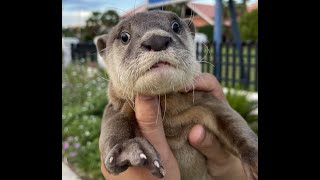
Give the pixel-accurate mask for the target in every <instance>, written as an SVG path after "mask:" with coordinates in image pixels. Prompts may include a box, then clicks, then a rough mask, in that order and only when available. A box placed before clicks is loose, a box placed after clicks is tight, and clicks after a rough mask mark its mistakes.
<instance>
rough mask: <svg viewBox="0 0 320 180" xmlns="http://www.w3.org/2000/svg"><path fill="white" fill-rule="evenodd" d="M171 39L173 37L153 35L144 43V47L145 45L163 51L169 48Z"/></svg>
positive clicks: (147, 47)
mask: <svg viewBox="0 0 320 180" xmlns="http://www.w3.org/2000/svg"><path fill="white" fill-rule="evenodd" d="M170 41H171V37H167V36H159V35H153V36H151V37H150V38H149V39H148V40H146V41H144V42H143V43H142V47H145V48H146V49H148V50H149V51H151V50H153V51H162V50H166V49H167V48H168V45H169V43H170Z"/></svg>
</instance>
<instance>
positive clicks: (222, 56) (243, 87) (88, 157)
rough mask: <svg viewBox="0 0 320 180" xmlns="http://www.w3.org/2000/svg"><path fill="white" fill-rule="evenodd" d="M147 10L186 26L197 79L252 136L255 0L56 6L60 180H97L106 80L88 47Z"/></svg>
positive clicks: (95, 0)
mask: <svg viewBox="0 0 320 180" xmlns="http://www.w3.org/2000/svg"><path fill="white" fill-rule="evenodd" d="M153 9H160V10H167V11H173V12H175V13H177V14H178V15H179V16H180V17H183V18H191V19H192V21H193V23H194V24H195V26H196V36H195V43H196V47H197V48H196V52H195V53H196V54H197V60H198V61H199V62H200V63H201V67H202V71H203V72H209V73H212V74H214V75H215V76H216V77H217V79H218V80H219V81H220V83H221V84H222V85H223V86H224V91H225V93H226V95H227V98H228V101H229V103H230V104H231V106H232V107H233V108H234V109H236V110H237V111H238V112H239V113H240V114H241V115H242V116H243V117H244V118H245V119H246V120H247V122H248V123H249V125H250V126H251V128H252V129H253V130H254V131H255V132H256V133H257V134H258V1H257V0H234V1H231V0H121V1H119V0H62V106H63V108H62V109H63V110H62V112H63V114H62V125H63V127H62V128H63V129H62V132H63V134H62V156H63V159H62V163H63V179H64V180H71V179H88V180H93V179H94V180H100V179H103V177H102V176H101V173H100V157H99V149H98V138H99V134H100V122H101V117H102V112H103V110H104V107H105V105H106V104H107V103H108V99H107V94H106V89H107V86H108V75H107V73H106V72H105V71H104V68H105V64H104V63H103V61H102V59H101V57H100V56H99V55H97V52H96V48H95V45H94V42H95V40H96V39H95V38H96V37H97V36H98V35H101V34H104V33H108V32H109V31H110V29H111V28H112V27H113V26H115V25H116V24H117V23H118V22H119V21H120V20H121V19H123V18H126V17H128V16H132V15H134V13H137V12H143V11H149V10H153Z"/></svg>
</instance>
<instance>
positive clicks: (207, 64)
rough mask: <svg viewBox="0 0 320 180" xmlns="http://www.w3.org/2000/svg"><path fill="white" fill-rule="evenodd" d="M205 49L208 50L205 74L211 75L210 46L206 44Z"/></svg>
mask: <svg viewBox="0 0 320 180" xmlns="http://www.w3.org/2000/svg"><path fill="white" fill-rule="evenodd" d="M207 46H208V47H207V48H208V52H207V63H206V66H207V72H208V73H213V72H212V71H211V56H210V55H211V52H210V51H211V46H210V43H208V44H207Z"/></svg>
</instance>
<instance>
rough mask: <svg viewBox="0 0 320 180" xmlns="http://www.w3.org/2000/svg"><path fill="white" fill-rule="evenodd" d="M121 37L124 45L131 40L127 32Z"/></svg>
mask: <svg viewBox="0 0 320 180" xmlns="http://www.w3.org/2000/svg"><path fill="white" fill-rule="evenodd" d="M120 37H121V41H122V43H127V42H129V40H130V34H129V33H127V32H122V33H121V35H120Z"/></svg>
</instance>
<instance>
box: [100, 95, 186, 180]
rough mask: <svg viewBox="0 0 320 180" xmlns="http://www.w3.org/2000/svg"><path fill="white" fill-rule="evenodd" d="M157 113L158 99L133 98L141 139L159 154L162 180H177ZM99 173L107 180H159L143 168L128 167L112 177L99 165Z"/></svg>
mask: <svg viewBox="0 0 320 180" xmlns="http://www.w3.org/2000/svg"><path fill="white" fill-rule="evenodd" d="M158 112H161V111H160V104H159V100H158V97H145V96H138V97H136V98H135V114H136V119H137V122H138V125H139V128H140V131H141V133H142V135H143V137H144V138H146V139H147V140H148V141H149V142H150V143H151V144H152V145H153V146H154V147H155V149H156V150H157V151H158V153H159V154H160V158H161V164H162V166H163V167H164V169H165V171H166V174H165V177H164V179H166V180H179V179H180V170H179V167H178V163H177V160H176V159H175V157H174V156H173V153H172V151H171V150H170V147H169V145H168V143H167V140H166V137H165V133H164V129H163V124H162V118H161V115H160V114H161V113H158ZM102 162H103V161H102ZM101 171H102V174H103V176H104V177H105V178H106V179H108V180H109V179H111V180H120V179H122V180H123V179H124V180H125V179H128V180H141V179H148V180H159V178H157V177H155V176H153V175H152V174H151V173H150V171H149V170H148V169H147V168H144V167H130V168H128V169H127V170H126V171H125V172H123V173H121V174H119V175H116V176H114V175H111V174H109V173H108V172H107V171H106V169H105V167H104V165H103V164H101Z"/></svg>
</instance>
